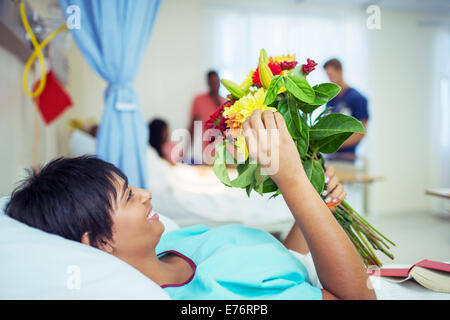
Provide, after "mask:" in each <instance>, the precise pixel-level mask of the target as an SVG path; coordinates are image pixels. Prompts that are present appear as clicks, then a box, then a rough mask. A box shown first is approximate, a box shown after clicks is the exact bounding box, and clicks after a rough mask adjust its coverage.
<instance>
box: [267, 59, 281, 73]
mask: <svg viewBox="0 0 450 320" xmlns="http://www.w3.org/2000/svg"><path fill="white" fill-rule="evenodd" d="M269 68H270V71H272V74H273V75H274V76H276V75H278V74H280V73H281V71H283V70H281V69H282V68H281V67H280V65H279V64H278V63H276V62H269Z"/></svg>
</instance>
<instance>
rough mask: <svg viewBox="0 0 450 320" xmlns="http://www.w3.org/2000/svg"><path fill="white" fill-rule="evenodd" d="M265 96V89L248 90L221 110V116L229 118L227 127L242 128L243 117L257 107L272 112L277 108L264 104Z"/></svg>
mask: <svg viewBox="0 0 450 320" xmlns="http://www.w3.org/2000/svg"><path fill="white" fill-rule="evenodd" d="M265 98H266V89H264V88H259V89H258V90H257V91H255V92H250V93H249V94H247V95H246V96H243V97H242V98H240V99H239V100H238V101H236V102H235V103H234V104H233V105H231V106H229V107H227V108H225V109H224V111H223V114H222V115H223V116H224V117H226V118H227V119H229V120H228V121H227V125H228V128H230V129H239V128H242V124H243V123H244V121H245V119H247V117H248V116H250V115H251V114H252V113H253V111H254V110H256V109H259V110H261V111H265V110H271V111H272V112H275V111H277V109H275V108H272V107H268V106H266V105H264V99H265Z"/></svg>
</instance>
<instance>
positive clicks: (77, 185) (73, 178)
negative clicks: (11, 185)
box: [5, 156, 128, 247]
mask: <svg viewBox="0 0 450 320" xmlns="http://www.w3.org/2000/svg"><path fill="white" fill-rule="evenodd" d="M117 177H119V178H121V179H123V180H124V182H125V186H126V187H128V179H127V177H126V176H125V174H124V173H123V172H122V171H120V169H118V168H117V167H115V166H114V165H112V164H111V163H108V162H106V161H103V160H101V159H99V158H96V157H94V156H82V157H77V158H58V159H55V160H53V161H51V162H50V163H48V164H47V165H45V166H44V167H43V168H42V169H41V170H40V171H39V173H36V172H34V171H31V172H30V174H29V177H28V178H27V179H26V180H24V181H23V182H22V183H21V184H20V185H19V186H18V187H17V188H16V189H15V190H14V191H13V193H12V195H11V200H10V201H9V203H8V204H7V206H6V209H5V210H6V214H7V215H8V216H10V217H11V218H14V219H16V220H18V221H20V222H23V223H25V224H27V225H29V226H31V227H34V228H38V229H40V230H43V231H46V232H49V233H54V234H57V235H60V236H62V237H64V238H67V239H70V240H74V241H78V242H80V241H81V238H82V236H83V234H84V233H85V232H88V234H89V241H90V244H91V245H92V246H94V247H98V246H99V244H101V243H103V242H104V241H105V240H111V238H112V219H111V213H112V210H113V203H114V201H115V200H116V198H117V196H118V195H117V192H116V188H117Z"/></svg>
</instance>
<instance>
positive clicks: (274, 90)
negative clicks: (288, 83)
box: [264, 75, 284, 106]
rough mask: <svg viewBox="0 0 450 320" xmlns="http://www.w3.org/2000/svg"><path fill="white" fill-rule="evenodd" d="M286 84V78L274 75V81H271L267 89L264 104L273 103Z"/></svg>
mask: <svg viewBox="0 0 450 320" xmlns="http://www.w3.org/2000/svg"><path fill="white" fill-rule="evenodd" d="M283 85H284V80H283V77H282V76H279V75H277V76H274V77H273V78H272V81H270V85H269V88H268V89H267V93H266V98H265V99H264V104H265V105H266V106H269V105H271V104H272V103H273V102H274V101H275V99H276V97H277V94H278V91H280V89H281V87H282V86H283Z"/></svg>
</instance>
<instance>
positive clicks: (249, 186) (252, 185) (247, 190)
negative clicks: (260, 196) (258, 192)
mask: <svg viewBox="0 0 450 320" xmlns="http://www.w3.org/2000/svg"><path fill="white" fill-rule="evenodd" d="M254 186H255V183H254V182H252V183H251V184H249V185H248V186H246V187H245V192H246V193H247V197H249V198H250V193H251V192H252V190H253V187H254Z"/></svg>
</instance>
